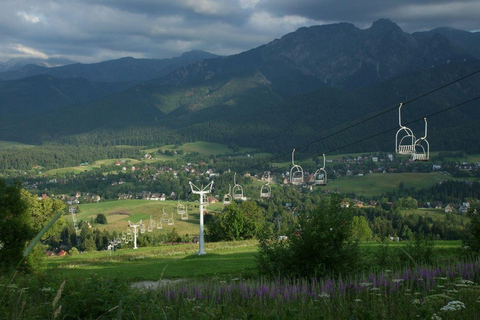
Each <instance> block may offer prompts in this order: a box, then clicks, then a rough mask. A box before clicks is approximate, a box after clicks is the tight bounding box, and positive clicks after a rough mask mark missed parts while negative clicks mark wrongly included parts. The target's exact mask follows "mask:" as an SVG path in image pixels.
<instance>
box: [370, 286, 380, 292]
mask: <svg viewBox="0 0 480 320" xmlns="http://www.w3.org/2000/svg"><path fill="white" fill-rule="evenodd" d="M370 290H371V291H378V290H380V288H377V287H373V288H371V289H370Z"/></svg>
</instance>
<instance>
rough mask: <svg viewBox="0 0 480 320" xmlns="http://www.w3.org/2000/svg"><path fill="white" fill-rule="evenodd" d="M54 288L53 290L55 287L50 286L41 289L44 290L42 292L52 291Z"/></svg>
mask: <svg viewBox="0 0 480 320" xmlns="http://www.w3.org/2000/svg"><path fill="white" fill-rule="evenodd" d="M52 290H53V289H52V288H50V287H48V288H42V289H40V291H42V292H50V291H52Z"/></svg>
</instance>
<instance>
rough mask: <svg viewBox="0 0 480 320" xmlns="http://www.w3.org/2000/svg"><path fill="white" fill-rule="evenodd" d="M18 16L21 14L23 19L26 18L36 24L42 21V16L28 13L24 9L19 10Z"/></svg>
mask: <svg viewBox="0 0 480 320" xmlns="http://www.w3.org/2000/svg"><path fill="white" fill-rule="evenodd" d="M17 16H19V17H20V18H22V19H23V20H25V21H27V22H31V23H34V24H35V23H39V22H40V16H35V15H33V14H28V13H26V12H24V11H19V12H17Z"/></svg>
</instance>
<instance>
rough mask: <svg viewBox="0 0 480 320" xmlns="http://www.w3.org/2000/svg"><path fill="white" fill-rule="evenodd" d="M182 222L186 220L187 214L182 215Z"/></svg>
mask: <svg viewBox="0 0 480 320" xmlns="http://www.w3.org/2000/svg"><path fill="white" fill-rule="evenodd" d="M181 219H182V220H188V213H187V212H185V213H184V214H182V218H181Z"/></svg>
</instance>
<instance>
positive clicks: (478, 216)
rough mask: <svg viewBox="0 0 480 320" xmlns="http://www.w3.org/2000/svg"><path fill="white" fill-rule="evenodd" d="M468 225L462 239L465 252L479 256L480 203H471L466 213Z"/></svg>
mask: <svg viewBox="0 0 480 320" xmlns="http://www.w3.org/2000/svg"><path fill="white" fill-rule="evenodd" d="M468 216H469V217H470V223H469V225H468V226H467V230H466V231H467V232H466V235H465V237H464V238H463V244H464V246H466V248H467V251H468V252H470V253H472V254H474V255H475V256H479V255H480V201H478V200H477V201H475V202H472V204H471V205H470V210H469V212H468Z"/></svg>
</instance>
